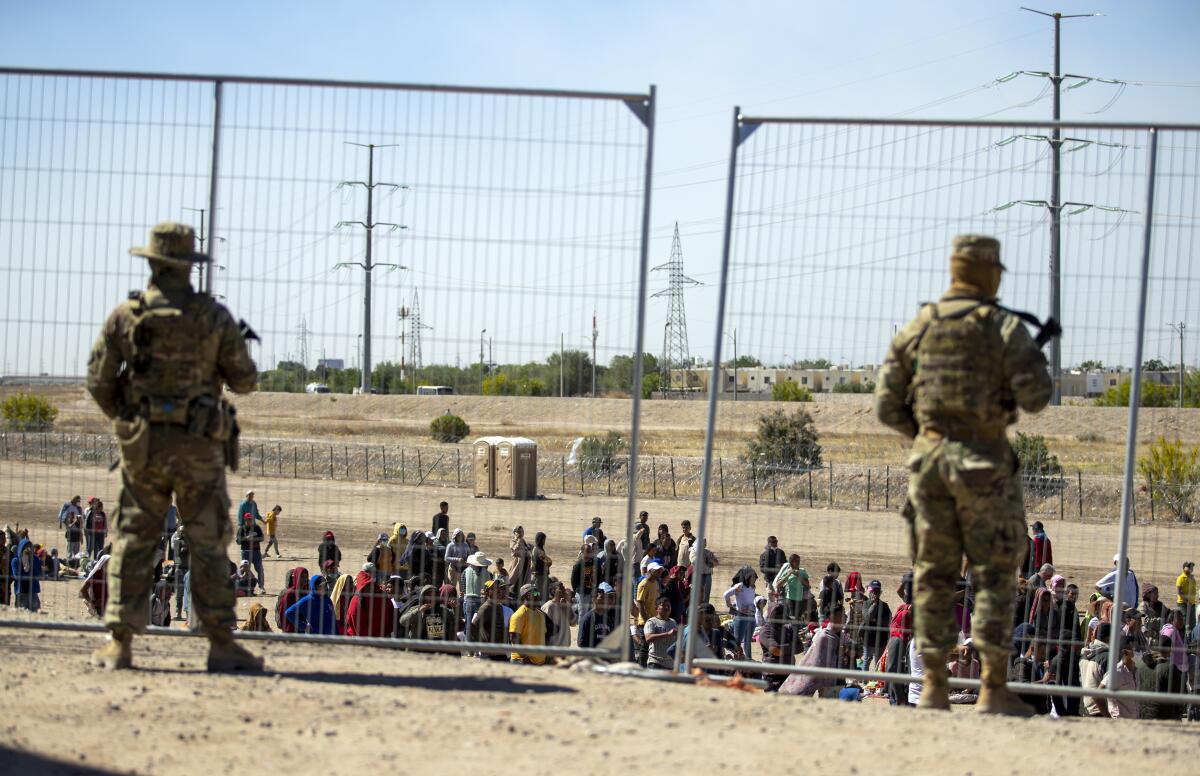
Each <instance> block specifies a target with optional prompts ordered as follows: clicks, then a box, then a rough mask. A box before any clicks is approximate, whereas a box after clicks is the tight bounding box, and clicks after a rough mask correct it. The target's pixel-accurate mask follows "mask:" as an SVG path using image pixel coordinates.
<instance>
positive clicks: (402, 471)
mask: <svg viewBox="0 0 1200 776" xmlns="http://www.w3.org/2000/svg"><path fill="white" fill-rule="evenodd" d="M406 458H407V456H405V455H404V448H403V447H401V448H400V484H401V485H403V484H404V461H405V459H406Z"/></svg>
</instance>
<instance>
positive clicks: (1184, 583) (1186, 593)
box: [1175, 574, 1196, 606]
mask: <svg viewBox="0 0 1200 776" xmlns="http://www.w3.org/2000/svg"><path fill="white" fill-rule="evenodd" d="M1175 589H1176V591H1180V590H1182V591H1183V595H1176V596H1175V599H1176V600H1175V603H1177V604H1179V605H1180V606H1182V605H1184V604H1189V605H1191V606H1195V605H1196V578H1195V577H1194V576H1188V575H1187V574H1180V575H1179V579H1177V580H1175Z"/></svg>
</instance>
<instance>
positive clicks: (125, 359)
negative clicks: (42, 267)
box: [87, 223, 262, 671]
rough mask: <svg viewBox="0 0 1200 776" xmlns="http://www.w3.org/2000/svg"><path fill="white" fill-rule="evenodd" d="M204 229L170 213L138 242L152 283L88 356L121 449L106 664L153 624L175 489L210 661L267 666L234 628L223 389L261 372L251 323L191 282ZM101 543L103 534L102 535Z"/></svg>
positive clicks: (121, 309)
mask: <svg viewBox="0 0 1200 776" xmlns="http://www.w3.org/2000/svg"><path fill="white" fill-rule="evenodd" d="M195 244H196V235H195V232H194V231H193V230H192V228H191V227H189V226H184V225H182V224H175V223H163V224H159V225H158V226H155V227H154V228H153V229H152V230H151V231H150V243H149V245H147V246H146V247H144V248H133V249H131V250H130V253H132V254H134V255H137V256H143V257H145V258H147V259H149V261H150V268H151V272H152V274H151V278H150V283H149V286H148V288H147V290H146V291H135V292H132V293H131V294H130V295H129V299H128V300H127V301H125V302H122V303H121V305H119V306H118V307H117V308H116V310H114V311H113V313H112V314H111V315H110V316H109V317H108V319H107V321H106V322H105V324H104V329H103V331H102V333H101V335H100V337H99V338H98V339H97V341H96V344H95V345H94V346H93V348H92V353H91V357H90V359H89V361H88V375H87V389H88V392H89V393H90V394H91V395H92V397H93V398H94V399H95V400H96V403H97V404H98V405H99V406H100V409H101V410H102V411H103V412H104V414H105V415H106V416H107V417H108V418H110V419H111V420H112V421H113V425H114V432H115V434H116V437H117V440H118V443H119V446H120V451H121V491H120V497H119V499H118V506H117V509H118V520H117V521H116V524H117V539H116V542H115V543H114V546H113V552H112V558H111V560H110V561H109V564H108V567H109V568H108V573H109V587H110V594H109V599H108V606H107V608H106V612H105V618H104V619H105V625H106V626H107V627H108V630H109V638H108V640H107V641H106V642H105V644H104V645H103V646H101V647H100V648H99V649H98V650H96V652H95V653H94V654H93V655H92V660H93V662H94V663H96V664H97V665H99V666H102V667H104V668H107V669H110V670H111V669H119V668H130V667H132V664H133V658H132V650H131V642H132V638H133V634H134V633H135V632H141V631H142V630H144V628H145V626H146V621H147V612H148V611H149V608H150V604H149V596H150V586H151V582H152V572H153V563H154V555H155V553H156V552H157V551H158V549H159V546H160V543H161V540H162V529H163V515H164V514H166V511H167V507H168V506H170V505H171V502H172V496H174V498H175V502H176V503H177V504H178V506H179V510H180V512H182V513H183V514H184V515H185V516H186V522H185V523H184V531H185V533H186V535H187V537H188V542H189V545H190V549H191V571H190V572H189V576H190V577H191V579H192V586H191V597H190V598H191V600H190V606H191V614H195V615H197V616H198V618H199V620H200V622H201V623H202V625H203V627H204V631H205V632H206V634H207V636H208V638H209V653H208V670H210V671H228V670H243V669H254V670H257V669H261V668H262V660H261V659H260V658H258V657H255V656H254V655H252V654H250V653H249V652H247V651H246V650H245V649H243V648H242V647H241V646H239V645H238V644H236V643H235V642H234V640H233V629H234V627H235V626H236V625H237V620H236V619H235V617H234V596H233V587H232V585H230V584H229V571H228V568H229V556H228V553H227V547H228V544H229V540H230V538H231V536H230V535H231V533H232V532H231V530H230V522H229V495H228V492H227V490H226V487H225V468H226V466H229V467H230V468H232V469H235V470H236V468H237V437H238V428H237V419H236V410H234V408H233V405H232V404H230V403H229V401H228V400H227V399H226V398H225V396H224V387H225V386H226V385H227V386H228V387H229V388H230V389H231V390H232V391H234V392H235V393H249V392H250V391H253V390H254V386H255V383H256V381H257V368H256V367H255V365H254V361H253V360H252V359H251V358H250V353H249V350H248V348H247V345H246V339H245V338H246V337H250V338H253V337H255V336H256V335H254V333H253V331H251V330H250V328H249V327H248V326H246V325H245V324H244V323H241V324H239V323H238V322H237V321H235V320H234V318H233V316H232V315H230V313H229V311H228V310H227V309H225V307H223V306H222V305H220V304H218V303H217V302H216V301H214V300H213V299H212V298H211V297H209V296H208V295H207V294H203V293H197V292H196V291H195V290H193V289H192V286H191V282H190V276H191V272H192V268H193V266H194V264H195V263H196V262H203V261H207V260H208V258H207V257H206V256H203V255H201V254H198V253H196V250H195ZM101 544H103V543H101Z"/></svg>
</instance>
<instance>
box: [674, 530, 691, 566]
mask: <svg viewBox="0 0 1200 776" xmlns="http://www.w3.org/2000/svg"><path fill="white" fill-rule="evenodd" d="M675 544H676V549H677V550H678V560H677V561H676V562H677V563H678V564H679V565H680V566H683V567H684V568H685V569H686V568H687V567H688V566H690V565H692V547H693V545H695V544H696V537H695V535H694V534H693V533H692V521H691V520H684V521H683V522H681V523H680V524H679V538H678V539H676V540H675Z"/></svg>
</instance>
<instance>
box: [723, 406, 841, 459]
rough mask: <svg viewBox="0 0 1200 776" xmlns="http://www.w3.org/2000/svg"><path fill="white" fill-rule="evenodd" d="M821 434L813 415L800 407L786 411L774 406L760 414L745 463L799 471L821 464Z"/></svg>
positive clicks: (747, 446) (747, 450)
mask: <svg viewBox="0 0 1200 776" xmlns="http://www.w3.org/2000/svg"><path fill="white" fill-rule="evenodd" d="M819 440H820V436H819V435H818V434H817V427H816V424H815V423H814V422H813V419H812V415H809V414H808V413H807V412H805V411H804V410H802V409H797V410H796V411H795V412H793V413H791V414H788V413H787V412H785V411H784V410H773V411H771V412H768V413H766V414H765V415H760V416H759V418H758V430H757V432H756V433H755V435H754V438H753V439H751V440H750V441H749V442H748V443H747V444H746V452H745V454H744V455H743V456H742V461H743V462H744V463H748V464H749V463H752V464H755V465H756V466H757V467H759V468H758V470H759V471H762V470H763V469H767V470H778V469H784V470H788V471H800V470H804V469H812V468H817V467H819V466H820V465H821V452H822V449H821V444H820V441H819Z"/></svg>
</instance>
